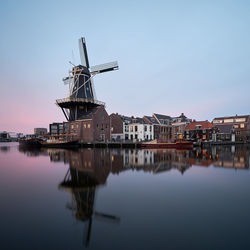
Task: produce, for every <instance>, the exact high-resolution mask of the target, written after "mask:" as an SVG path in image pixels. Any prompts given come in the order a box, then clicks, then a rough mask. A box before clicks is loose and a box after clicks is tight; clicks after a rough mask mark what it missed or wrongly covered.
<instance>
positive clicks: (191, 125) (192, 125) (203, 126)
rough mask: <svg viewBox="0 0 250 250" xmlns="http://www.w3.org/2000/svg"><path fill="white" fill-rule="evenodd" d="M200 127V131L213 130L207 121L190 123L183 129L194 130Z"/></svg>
mask: <svg viewBox="0 0 250 250" xmlns="http://www.w3.org/2000/svg"><path fill="white" fill-rule="evenodd" d="M198 125H201V128H200V129H211V128H213V124H212V123H211V122H209V121H197V122H191V123H189V124H188V125H187V127H186V128H185V129H186V130H196V126H198Z"/></svg>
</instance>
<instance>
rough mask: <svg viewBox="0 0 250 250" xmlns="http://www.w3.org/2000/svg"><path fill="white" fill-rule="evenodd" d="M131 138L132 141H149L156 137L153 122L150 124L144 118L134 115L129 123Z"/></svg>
mask: <svg viewBox="0 0 250 250" xmlns="http://www.w3.org/2000/svg"><path fill="white" fill-rule="evenodd" d="M128 128H129V139H130V140H132V141H148V140H153V138H154V129H153V125H152V124H148V123H146V122H145V121H144V119H143V118H139V117H137V118H134V117H132V123H130V124H129V125H128Z"/></svg>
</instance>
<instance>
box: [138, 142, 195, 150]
mask: <svg viewBox="0 0 250 250" xmlns="http://www.w3.org/2000/svg"><path fill="white" fill-rule="evenodd" d="M141 147H142V148H176V149H192V148H193V142H190V141H177V142H157V141H156V140H154V141H151V142H144V143H142V144H141Z"/></svg>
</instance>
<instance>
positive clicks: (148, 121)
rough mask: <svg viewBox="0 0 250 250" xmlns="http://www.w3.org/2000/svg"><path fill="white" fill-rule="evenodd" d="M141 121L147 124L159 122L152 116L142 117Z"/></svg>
mask: <svg viewBox="0 0 250 250" xmlns="http://www.w3.org/2000/svg"><path fill="white" fill-rule="evenodd" d="M143 119H144V121H146V122H147V123H149V124H159V122H158V121H157V120H156V119H155V118H154V117H152V116H147V115H144V116H143Z"/></svg>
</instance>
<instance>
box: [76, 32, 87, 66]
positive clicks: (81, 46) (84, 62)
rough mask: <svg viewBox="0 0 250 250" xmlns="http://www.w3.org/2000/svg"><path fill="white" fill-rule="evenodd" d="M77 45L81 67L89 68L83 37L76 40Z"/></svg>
mask: <svg viewBox="0 0 250 250" xmlns="http://www.w3.org/2000/svg"><path fill="white" fill-rule="evenodd" d="M78 43H79V51H80V59H81V64H82V66H84V67H86V68H89V59H88V53H87V47H86V42H85V39H84V37H81V38H80V39H79V40H78Z"/></svg>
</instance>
